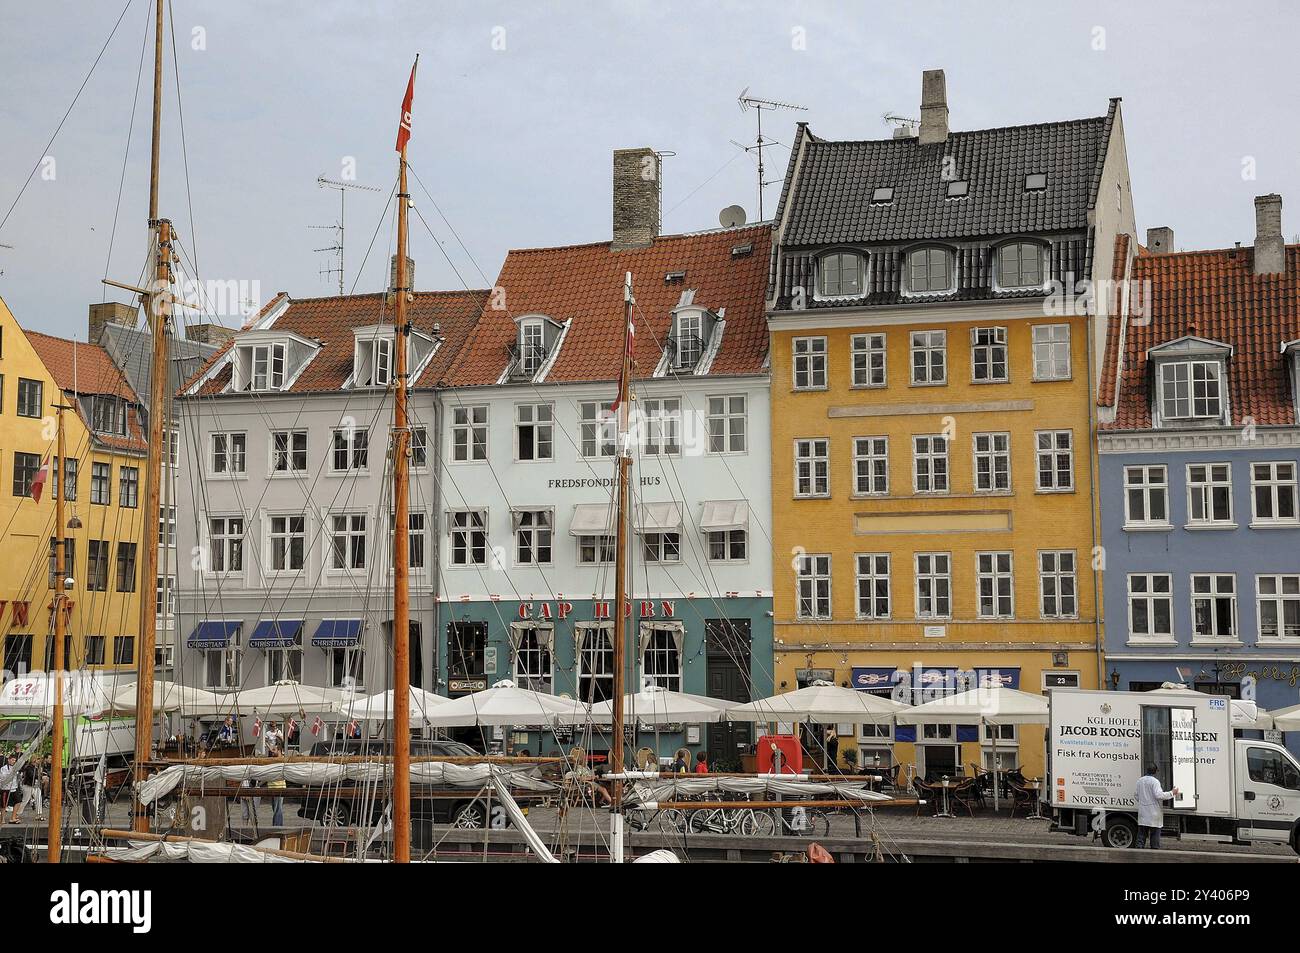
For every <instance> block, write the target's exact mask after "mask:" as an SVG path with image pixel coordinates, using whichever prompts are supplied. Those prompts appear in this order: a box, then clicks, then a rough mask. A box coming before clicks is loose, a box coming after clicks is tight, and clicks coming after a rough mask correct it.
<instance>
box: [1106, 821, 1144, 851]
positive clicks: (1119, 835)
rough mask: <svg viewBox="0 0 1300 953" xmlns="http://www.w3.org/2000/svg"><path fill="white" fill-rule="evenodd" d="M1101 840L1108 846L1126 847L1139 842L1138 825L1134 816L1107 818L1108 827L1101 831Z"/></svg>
mask: <svg viewBox="0 0 1300 953" xmlns="http://www.w3.org/2000/svg"><path fill="white" fill-rule="evenodd" d="M1101 842H1102V843H1103V844H1105V845H1106V846H1107V847H1115V848H1119V849H1124V848H1128V847H1132V846H1133V845H1134V844H1135V843H1137V825H1136V824H1134V823H1133V819H1132V818H1128V817H1115V818H1111V817H1108V818H1106V829H1105V830H1104V831H1102V833H1101Z"/></svg>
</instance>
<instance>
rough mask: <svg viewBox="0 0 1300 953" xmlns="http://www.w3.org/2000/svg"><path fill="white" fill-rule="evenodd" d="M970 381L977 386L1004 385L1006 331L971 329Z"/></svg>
mask: <svg viewBox="0 0 1300 953" xmlns="http://www.w3.org/2000/svg"><path fill="white" fill-rule="evenodd" d="M970 356H971V375H972V377H971V379H972V380H974V381H975V382H976V383H977V384H994V383H1006V381H1007V329H1006V328H971V330H970Z"/></svg>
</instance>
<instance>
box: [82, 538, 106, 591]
mask: <svg viewBox="0 0 1300 953" xmlns="http://www.w3.org/2000/svg"><path fill="white" fill-rule="evenodd" d="M89 549H90V551H89V553H88V554H87V562H86V589H87V590H89V591H90V592H107V591H108V541H107V540H103V539H92V540H90V547H89Z"/></svg>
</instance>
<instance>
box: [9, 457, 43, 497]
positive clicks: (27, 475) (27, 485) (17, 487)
mask: <svg viewBox="0 0 1300 953" xmlns="http://www.w3.org/2000/svg"><path fill="white" fill-rule="evenodd" d="M40 469H41V458H40V456H38V455H37V454H35V453H21V452H15V453H14V496H31V495H32V481H33V480H35V479H36V474H37V473H38V472H40Z"/></svg>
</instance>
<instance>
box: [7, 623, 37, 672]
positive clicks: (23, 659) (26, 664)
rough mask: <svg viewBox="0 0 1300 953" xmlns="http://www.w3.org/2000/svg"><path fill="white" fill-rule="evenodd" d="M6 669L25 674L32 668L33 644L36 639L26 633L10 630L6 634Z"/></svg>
mask: <svg viewBox="0 0 1300 953" xmlns="http://www.w3.org/2000/svg"><path fill="white" fill-rule="evenodd" d="M4 641H5V652H4V670H5V672H6V674H7V673H9V672H13V673H15V674H17V675H25V674H27V673H28V672H30V671H31V670H32V644H33V642H34V641H35V639H34V638H33V637H32V636H30V635H26V634H19V633H17V632H10V633H9V634H8V635H6V636H5V640H4Z"/></svg>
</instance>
